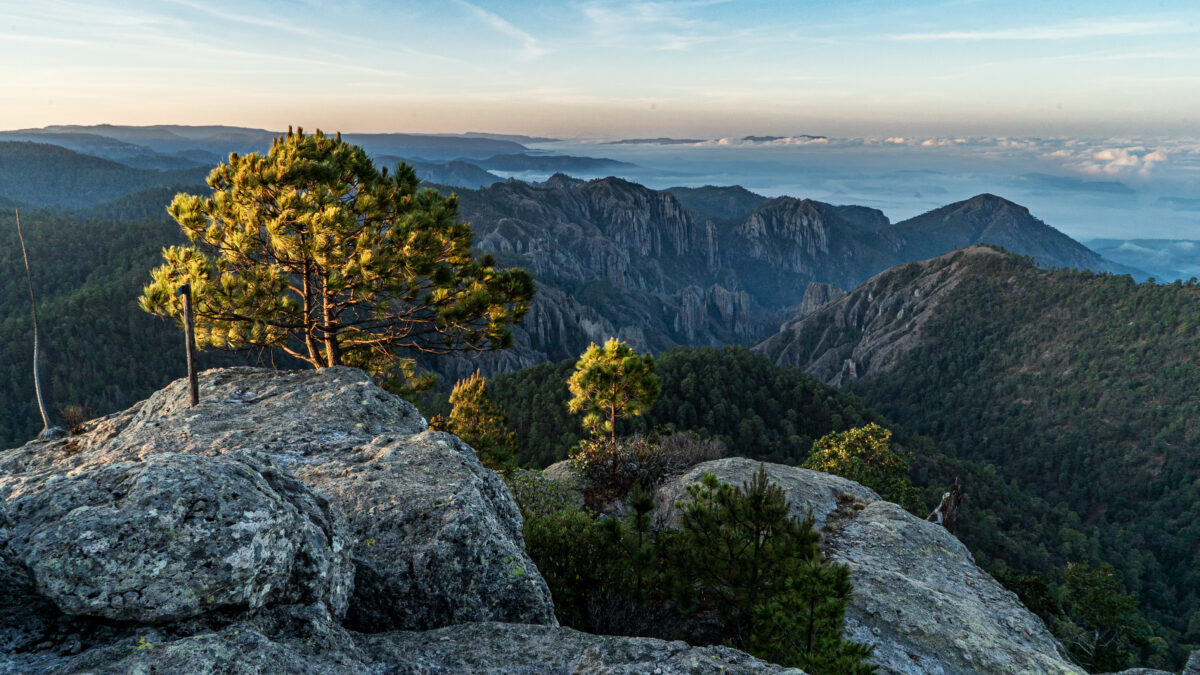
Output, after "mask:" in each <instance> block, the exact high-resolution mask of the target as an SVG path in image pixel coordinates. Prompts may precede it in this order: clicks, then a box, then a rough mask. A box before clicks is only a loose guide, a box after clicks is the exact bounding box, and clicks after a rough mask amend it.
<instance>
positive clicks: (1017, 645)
mask: <svg viewBox="0 0 1200 675" xmlns="http://www.w3.org/2000/svg"><path fill="white" fill-rule="evenodd" d="M759 466H760V463H759V462H756V461H753V460H749V459H744V458H741V457H733V458H725V459H718V460H713V461H710V462H704V463H702V464H698V465H696V466H695V467H693V468H692V469H691V470H690V471H689V472H688V473H686V474H684V475H683V476H680V477H678V478H676V479H673V480H671V481H669V482H668V483H666V484H665V485H663V486H662V487H660V488H659V491H658V500H659V504H660V507H664V508H666V509H667V514H666V515H665V521H666V522H667V523H671V522H674V521H675V520H676V519H677V515H676V514H673V513H672V511H673V510H674V508H673V505H674V503H675V502H676V501H678V500H679V499H680V497H681V496H682V495H683V494H684V493H685V491H686V486H687V485H688V484H690V483H692V482H695V481H697V480H699V478H700V477H701V476H702V475H703V474H704V473H706V472H707V473H712V474H714V475H716V476H717V478H719V479H721V480H723V481H725V482H727V483H730V484H733V485H742V484H744V483H747V482H749V480H750V479H751V478H752V476H753V475H754V473H755V472H757V471H758V468H759ZM762 466H764V467H765V469H766V471H767V475H768V476H769V477H770V478H771V480H772V481H773V482H775V483H777V484H779V485H780V487H782V488H783V490H784V492H785V493H786V494H787V496H788V500H789V501H790V502H791V506H792V513H793V514H794V515H796V516H799V517H804V516H805V515H808V514H809V513H811V514H812V515H813V517H814V518H815V519H816V521H817V525H816V527H818V528H820V529H821V532H822V539H823V541H822V548H823V550H824V551H825V553H826V554H827V555H828V557H829V559H830V560H833V561H835V562H838V563H842V564H845V565H849V566H850V576H851V582H852V584H853V587H854V593H853V595H852V596H851V599H850V605H849V607H848V608H847V612H846V628H845V634H846V638H847V639H850V640H853V641H855V642H860V643H862V644H868V645H872V646H873V647H874V655H873V657H872V660H873V662H874V663H875V664H876V665H878V667H879V671H880V672H881V673H904V674H906V675H907V674H912V675H926V674H929V673H940V674H950V673H1082V672H1083V671H1082V670H1080V669H1079V668H1077V667H1075V666H1074V665H1072V664H1071V663H1070V662H1069V661H1068V660H1067V657H1066V654H1065V652H1064V650H1063V648H1062V646H1061V645H1060V644H1059V643H1058V641H1057V640H1055V639H1054V637H1053V636H1052V635H1051V634H1050V631H1049V630H1047V629H1046V626H1045V624H1044V623H1043V622H1042V620H1041V619H1039V618H1038V617H1037V616H1035V615H1034V614H1033V613H1032V612H1030V611H1029V610H1027V609H1025V607H1024V606H1023V605H1021V603H1020V601H1019V600H1018V599H1017V596H1016V594H1014V593H1012V592H1011V591H1008V590H1006V589H1005V588H1004V587H1003V586H1001V585H1000V584H999V583H997V582H996V581H995V580H994V579H992V577H991V576H990V575H988V574H987V573H986V572H984V571H983V570H982V569H980V568H979V567H977V566H976V565H975V561H974V558H973V557H972V556H971V552H970V551H968V550H967V547H966V546H964V545H963V544H962V542H960V541H959V540H958V539H956V538H955V537H954V535H952V534H950V533H949V532H947V531H946V530H945V529H944V528H942V527H940V526H938V525H935V524H933V523H929V522H926V521H924V520H921V519H920V518H917V517H916V516H914V515H912V514H910V513H908V512H907V511H904V510H903V509H901V508H900V507H899V506H896V505H895V504H892V503H891V502H885V501H881V500H880V499H879V497H878V496H877V495H876V494H875V493H874V492H872V491H871V490H868V489H867V488H865V487H863V486H861V485H859V484H857V483H854V482H852V481H849V480H846V479H844V478H839V477H837V476H831V475H828V474H823V473H820V472H817V471H809V470H807V469H799V468H796V467H790V466H785V465H782V464H763V465H762Z"/></svg>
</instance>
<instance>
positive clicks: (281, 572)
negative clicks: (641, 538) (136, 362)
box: [0, 368, 555, 631]
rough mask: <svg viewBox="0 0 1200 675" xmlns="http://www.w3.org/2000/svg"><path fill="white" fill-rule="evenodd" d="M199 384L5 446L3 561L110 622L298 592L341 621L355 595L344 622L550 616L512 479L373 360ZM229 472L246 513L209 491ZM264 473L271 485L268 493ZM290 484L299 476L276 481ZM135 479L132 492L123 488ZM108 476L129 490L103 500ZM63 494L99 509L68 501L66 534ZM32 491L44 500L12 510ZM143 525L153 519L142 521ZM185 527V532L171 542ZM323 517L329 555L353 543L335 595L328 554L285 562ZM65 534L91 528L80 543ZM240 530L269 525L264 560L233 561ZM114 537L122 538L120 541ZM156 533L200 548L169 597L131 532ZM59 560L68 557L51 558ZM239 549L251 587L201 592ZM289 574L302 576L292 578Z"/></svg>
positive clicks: (0, 474)
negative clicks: (387, 387) (388, 387)
mask: <svg viewBox="0 0 1200 675" xmlns="http://www.w3.org/2000/svg"><path fill="white" fill-rule="evenodd" d="M200 397H201V402H200V404H199V405H198V406H196V407H189V405H188V394H187V383H186V382H185V381H183V380H180V381H176V382H174V383H172V384H171V385H169V386H168V387H166V388H165V389H163V390H161V391H159V392H157V393H155V394H154V395H152V396H151V397H150V398H149V399H147V400H145V401H143V402H141V403H139V404H137V405H135V406H133V407H132V408H130V409H128V410H126V411H124V412H122V413H117V414H115V415H110V416H108V417H106V418H103V419H100V420H97V421H94V422H92V423H90V424H89V425H88V428H87V429H86V431H85V432H84V433H83V434H80V435H77V436H72V437H70V438H66V439H61V440H54V441H43V442H33V443H30V444H27V445H25V446H23V447H21V448H16V449H13V450H8V451H2V452H0V504H2V503H4V502H8V506H7V507H4V508H6V509H7V511H8V512H9V515H8V516H7V518H8V519H10V520H12V521H13V523H14V524H13V526H12V527H7V526H5V525H4V524H3V523H0V575H5V576H10V575H12V576H15V577H20V575H21V574H29V573H32V574H33V575H34V576H35V577H36V576H37V575H41V577H39V583H38V591H39V593H40V594H41V595H42V596H43V597H47V598H51V599H53V600H54V601H55V602H56V603H57V602H61V603H63V604H62V609H63V610H64V611H67V612H77V613H86V614H89V615H93V616H100V617H104V618H108V619H114V618H120V619H132V620H138V621H147V622H154V621H171V620H175V619H178V618H181V617H184V616H188V615H191V614H193V612H194V611H196V609H197V604H196V603H200V605H204V604H208V605H221V604H222V603H225V604H226V605H228V606H232V607H246V608H254V607H255V606H257V605H260V604H263V603H271V602H277V603H282V602H285V601H293V600H294V599H295V598H300V597H302V596H303V597H305V598H307V599H317V598H320V599H323V600H324V601H325V602H327V603H328V604H329V609H330V610H331V611H332V612H333V614H334V615H335V617H336V616H338V615H339V614H340V611H341V610H342V609H344V608H347V607H348V609H347V614H346V616H347V622H348V624H349V625H351V626H353V627H354V628H356V629H358V630H363V631H385V630H397V629H403V630H419V629H425V628H432V627H437V626H442V625H448V624H452V623H460V622H464V621H493V620H494V621H508V622H520V623H545V624H553V623H555V619H554V609H553V605H552V603H551V600H550V594H549V590H548V589H547V587H546V584H545V582H544V581H543V580H542V578H541V576H540V574H539V573H538V571H537V568H536V567H535V566H534V565H533V564H532V562H531V561H530V560H529V559H528V557H527V556H526V554H525V552H524V544H523V540H522V537H521V519H520V513H519V511H518V510H517V508H516V505H515V503H514V502H513V500H512V497H511V495H509V493H508V492H507V489H506V488H505V486H504V484H503V482H502V481H501V480H500V478H499V477H498V476H496V475H495V474H494V473H493V472H491V471H489V470H488V469H486V468H484V467H483V466H482V465H481V464H480V463H479V460H478V458H477V457H476V456H475V453H474V451H472V450H471V448H470V447H468V446H466V445H465V444H463V443H462V442H461V441H459V440H458V439H457V438H455V437H454V436H451V435H449V434H444V433H439V432H430V431H428V430H427V425H426V423H425V421H424V420H423V419H422V418H421V416H420V414H419V413H418V412H417V411H416V409H415V408H414V407H413V406H412V405H410V404H408V403H407V402H405V401H403V400H401V399H399V398H397V397H395V396H392V395H391V394H388V393H386V392H384V391H382V390H381V389H379V388H378V387H376V386H375V385H374V384H373V383H372V382H371V380H370V378H368V377H367V376H366V375H365V374H364V373H363V372H362V371H359V370H355V369H351V368H326V369H322V370H315V371H295V372H280V371H272V370H264V369H255V368H229V369H221V370H213V371H208V372H206V373H203V374H202V375H201V378H200ZM180 455H182V456H183V457H182V458H180V457H177V456H180ZM169 467H176V468H177V469H178V470H179V471H180V472H182V473H187V472H188V471H193V470H194V471H197V472H200V473H199V474H197V477H196V480H192V481H190V482H189V481H186V480H183V477H182V476H180V477H177V478H172V480H171V481H170V484H169V485H163V484H158V483H156V481H155V480H152V479H151V478H150V476H152V475H158V474H159V473H162V472H166V473H168V474H169V473H171V471H170V470H169ZM238 467H244V469H242V468H238ZM185 469H186V470H185ZM156 472H158V473H156ZM205 472H207V473H205ZM255 474H257V475H255ZM143 475H144V476H146V478H145V479H144V480H142V481H140V482H139V481H138V480H137V477H138V476H143ZM293 477H294V478H293ZM131 479H132V481H133V482H132V483H131V482H130V480H131ZM218 479H220V480H230V481H234V483H236V484H237V485H238V486H239V487H238V488H237V490H236V491H235V492H237V493H238V494H243V492H244V494H245V496H246V499H250V500H251V501H252V502H253V504H254V505H255V506H254V508H244V509H241V510H240V511H238V510H237V508H238V507H237V502H235V501H231V499H230V500H226V499H222V498H220V497H219V495H218V496H216V497H214V496H212V495H211V494H210V493H211V490H212V485H211V483H213V481H216V480H218ZM264 481H265V483H266V484H267V485H269V486H270V488H271V489H272V490H273V491H274V493H275V495H276V496H275V497H272V496H270V495H268V494H267V492H266V491H265V490H261V489H260V487H261V486H262V484H263V483H264ZM287 481H291V483H294V484H295V489H293V488H287V489H284V488H283V487H281V486H282V485H283V483H285V482H287ZM128 485H132V486H136V490H137V491H136V493H134V492H133V491H132V490H130V491H128V492H125V491H126V490H127V489H128V488H127V487H124V486H128ZM105 486H122V487H119V488H117V489H116V490H115V491H114V490H109V492H108V494H109V497H104V496H103V493H104V491H105V490H106V489H107V488H106V487H105ZM64 490H65V492H64ZM289 490H291V492H289ZM60 492H61V493H62V494H72V495H76V494H77V493H78V496H77V497H72V498H73V499H78V500H79V504H80V505H81V506H86V507H87V508H86V509H85V510H84V511H80V512H78V513H75V512H73V511H70V510H67V511H61V514H62V515H64V516H66V515H70V518H69V519H68V521H69V522H70V523H71V527H72V528H74V529H72V530H65V529H64V530H61V531H56V530H53V528H52V527H50V525H49V523H50V520H51V519H52V517H53V515H52V514H54V513H58V512H57V511H54V509H55V508H57V507H56V506H55V505H54V504H53V502H54V501H55V500H56V495H58V494H59V493H60ZM301 493H303V494H301ZM230 494H233V493H232V492H227V494H226V497H228V496H229V495H230ZM39 495H41V496H39ZM251 497H252V499H251ZM14 500H19V503H18V501H14ZM29 500H34V501H36V502H37V503H38V504H40V505H41V506H39V507H38V509H34V510H30V511H28V512H27V511H26V510H25V509H24V507H22V508H21V509H19V510H18V509H16V508H14V504H16V505H18V506H19V504H24V503H26V502H27V501H29ZM38 500H40V501H38ZM273 500H277V501H273ZM176 502H179V503H180V504H182V505H181V506H179V507H175V506H173V505H174V504H175V503H176ZM201 502H202V503H201ZM31 503H32V502H31ZM285 503H290V504H291V505H292V507H293V509H292V511H294V512H295V513H294V514H293V515H289V516H284V515H280V514H281V513H284V512H287V513H291V511H288V509H287V508H283V507H282V505H283V504H285ZM268 504H271V505H274V506H273V507H272V508H270V509H268V508H267V505H268ZM277 507H278V508H277ZM151 511H153V513H151ZM258 511H262V512H264V513H270V514H271V515H270V516H269V517H266V519H265V520H262V521H261V522H260V521H258V520H255V518H257V516H254V515H253V514H254V513H256V512H258ZM325 511H331V512H334V513H338V514H343V515H342V516H339V517H344V518H345V519H346V521H347V526H348V528H349V529H348V535H347V536H346V539H347V541H344V542H343V541H341V540H340V539H339V538H338V536H335V535H337V532H336V527H340V525H337V526H335V525H334V524H333V523H334V521H336V520H337V519H336V518H333V517H326V516H321V515H320V514H321V513H324V512H325ZM172 518H175V519H176V520H175V521H172V520H171V519H172ZM289 518H291V519H292V520H288V519H289ZM323 518H324V520H322V519H323ZM206 519H211V523H210V522H209V521H208V520H206ZM43 521H44V522H43ZM167 521H170V522H167ZM39 523H42V524H39ZM89 523H90V524H91V525H94V527H92V526H91V525H89ZM122 523H126V525H122ZM137 523H145V524H146V525H147V526H148V527H149V529H148V530H146V531H143V532H140V533H139V532H137V531H136V530H137ZM310 525H311V526H310ZM114 527H115V528H116V531H114V529H113V528H114ZM181 527H183V528H184V529H182V530H179V528H181ZM88 528H90V529H88ZM122 528H125V529H122ZM172 528H174V529H172ZM187 528H191V529H187ZM197 528H208V529H197ZM222 528H223V529H222ZM330 528H335V529H330ZM8 530H11V532H13V533H27V534H21V535H20V536H19V537H18V536H16V535H14V534H6V532H7V531H8ZM35 530H36V531H37V533H38V534H37V536H34V531H35ZM176 530H179V531H180V532H184V533H185V534H186V536H184V537H183V538H176V534H177V533H176ZM285 531H286V536H285ZM318 531H321V532H323V533H324V534H325V535H326V540H327V544H328V546H327V548H328V549H329V551H328V555H325V558H330V556H332V558H330V559H333V558H337V557H338V556H344V555H347V554H348V555H350V556H351V557H352V560H353V567H354V582H353V595H352V597H351V598H350V599H349V602H348V603H347V602H344V601H342V600H341V599H339V597H338V595H337V594H338V593H341V592H343V591H341V590H339V591H336V592H335V591H334V590H329V591H328V592H323V591H318V590H317V587H323V588H329V589H333V588H335V587H336V588H339V589H341V588H343V585H342V584H341V582H338V581H336V579H335V578H336V577H337V574H336V573H335V572H336V571H335V569H334V568H335V567H336V566H333V567H328V566H327V567H328V569H327V570H326V572H328V573H329V574H331V575H332V576H331V577H330V578H328V579H326V578H320V579H317V578H315V577H312V578H307V577H305V576H304V575H303V574H301V575H300V576H299V577H297V575H295V574H292V575H291V576H289V575H288V574H287V573H286V572H285V568H286V569H301V568H304V569H309V568H311V569H313V570H316V569H317V568H320V567H321V566H322V565H323V564H324V563H323V562H321V561H322V560H324V558H322V556H321V555H314V554H311V553H310V552H307V551H309V550H310V549H311V548H312V547H311V546H310V547H309V549H306V548H304V546H305V544H304V543H303V542H304V541H308V540H309V539H312V537H315V536H316V533H317V532H318ZM55 532H57V534H56V533H55ZM70 532H77V533H78V534H79V535H80V538H79V539H74V540H73V539H71V536H70ZM88 532H92V533H94V534H87V533H88ZM118 532H119V533H120V534H118ZM204 532H208V533H209V536H202V533H204ZM234 533H245V534H248V535H250V534H251V533H252V539H253V537H258V538H259V540H256V542H257V543H256V545H255V549H254V551H255V554H254V555H255V556H257V557H254V556H251V558H252V560H251V561H250V562H246V560H244V559H243V558H238V557H237V556H233V557H230V556H231V551H232V549H230V550H226V549H225V548H222V546H225V545H226V544H227V545H228V546H234V545H235V544H237V543H238V542H239V541H240V540H239V539H238V538H236V537H234V536H233V534H234ZM84 535H86V536H84ZM89 537H92V538H94V539H95V540H94V541H93V540H90V539H88V538H89ZM115 537H121V538H122V546H120V547H114V546H113V544H114V542H115V539H114V538H115ZM208 539H211V540H212V541H207V540H208ZM152 541H157V542H159V543H158V544H154V545H159V544H162V545H165V544H166V543H168V542H170V543H171V546H174V547H175V548H168V549H166V550H168V552H169V555H168V556H167V557H166V558H165V559H166V560H168V561H170V560H172V558H171V556H191V557H192V559H193V560H194V561H195V563H194V565H195V567H197V569H195V570H191V571H186V570H185V569H184V568H185V567H186V565H184V564H183V563H180V564H179V565H178V574H179V575H183V576H180V577H179V578H181V579H183V578H186V579H188V580H189V581H188V585H185V586H186V588H182V589H180V590H179V591H177V594H176V595H174V596H170V595H169V594H166V592H165V589H164V592H163V593H157V592H156V593H152V594H150V595H149V596H147V595H146V593H145V592H143V590H142V589H144V588H146V587H145V586H144V585H140V584H141V582H140V581H137V579H139V578H140V577H144V576H146V573H148V572H149V571H151V570H152V569H153V567H154V566H155V565H159V564H162V559H151V558H149V557H147V558H139V557H138V554H137V553H135V552H130V551H135V550H136V549H129V548H128V546H126V543H134V544H135V545H140V544H137V542H146V545H147V546H150V545H151V543H150V542H152ZM218 541H223V542H225V544H219V543H217V542H218ZM315 541H316V540H315V539H312V541H311V542H309V543H310V544H311V543H313V542H315ZM286 542H292V543H286ZM106 544H107V545H106ZM285 549H286V550H288V551H292V554H293V555H294V557H295V560H294V561H293V563H291V565H292V567H288V563H285V562H284V558H286V555H282V554H280V552H281V551H283V550H285ZM6 550H7V551H9V552H10V553H15V555H10V554H8V553H5V551H6ZM322 555H324V554H322ZM56 556H57V557H59V558H62V559H63V562H59V563H55V562H53V561H54V560H55V558H56ZM63 556H66V557H65V558H63ZM97 556H99V557H97ZM105 556H108V557H107V558H106V557H105ZM65 561H72V562H70V564H69V565H66V566H64V565H65ZM244 562H245V563H246V564H247V565H248V567H246V570H251V569H254V570H256V571H254V572H253V573H251V572H249V571H247V572H246V573H245V574H243V576H244V577H245V578H244V579H243V578H242V577H239V579H241V580H242V581H243V582H244V583H241V582H238V583H233V582H232V581H231V582H229V583H222V584H218V585H220V586H221V587H222V588H224V589H225V590H223V591H222V593H224V595H222V594H213V593H201V592H199V591H197V590H195V589H199V588H202V587H207V586H213V585H214V582H213V580H212V579H211V578H210V577H209V576H206V575H211V574H213V572H212V571H210V570H209V569H206V566H207V567H211V568H212V569H214V570H225V568H226V567H229V568H233V569H238V566H239V565H241V564H243V563H244ZM167 564H173V563H170V562H168V563H167ZM13 565H16V566H15V567H12V566H13ZM122 565H124V566H125V567H124V571H119V569H120V566H122ZM130 565H132V567H131V566H130ZM254 565H262V567H261V568H258V567H254ZM306 566H307V567H306ZM10 567H12V569H11V570H10ZM52 567H53V568H56V569H58V571H54V570H51V569H50V568H52ZM105 569H107V570H110V572H111V575H112V576H113V577H114V578H115V576H116V575H118V574H124V575H126V577H127V579H126V581H124V582H122V583H123V584H124V585H117V586H113V587H112V589H111V592H106V591H99V592H98V591H97V590H96V588H94V587H92V586H89V585H87V583H86V582H85V580H84V579H83V577H85V576H87V575H88V573H90V572H89V571H97V570H105ZM164 569H166V568H164ZM170 569H171V570H176V568H175V567H171V568H170ZM173 573H175V572H172V574H173ZM239 574H241V573H239ZM55 575H58V576H55ZM309 576H310V577H311V575H309ZM99 578H104V575H103V574H101V575H100V576H99ZM99 578H98V580H97V581H96V582H95V583H100V581H99ZM40 579H46V580H50V579H55V581H54V583H43V582H42V581H40ZM297 581H299V582H300V587H296V584H295V583H294V582H297ZM280 583H283V585H284V586H289V584H291V586H290V587H288V588H285V589H281V588H280V586H279V584H280ZM130 584H132V585H130ZM126 586H129V588H126ZM134 586H137V588H134ZM344 587H345V589H348V588H349V585H348V584H346V585H344ZM71 589H76V590H71ZM188 589H193V590H188ZM131 593H134V594H136V597H135V595H130V594H131ZM322 593H324V595H323V594H322ZM210 596H212V601H211V602H209V597H210ZM117 597H120V600H117V599H116V598H117ZM3 602H5V598H4V597H3V595H2V594H0V603H3ZM114 604H119V605H120V608H114V607H113V605H114ZM102 606H104V607H107V608H108V609H104V608H103V607H102ZM126 606H128V607H130V608H134V609H126Z"/></svg>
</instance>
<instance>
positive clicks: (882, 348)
mask: <svg viewBox="0 0 1200 675" xmlns="http://www.w3.org/2000/svg"><path fill="white" fill-rule="evenodd" d="M1003 255H1006V254H1005V253H1004V252H1003V251H1000V250H998V249H995V248H990V247H986V246H972V247H970V248H966V249H963V250H961V251H954V252H952V253H947V254H945V255H943V256H941V257H939V258H934V259H932V260H926V261H924V262H917V263H908V264H907V265H904V266H902V267H897V268H894V269H890V270H888V271H886V272H883V273H881V274H878V275H876V276H874V277H872V278H871V279H869V280H868V281H866V282H865V283H863V284H862V285H861V286H859V287H857V288H855V289H854V290H853V291H851V292H850V293H849V294H847V295H846V296H845V297H842V298H841V299H839V300H836V301H834V302H831V303H829V304H826V305H824V306H822V307H818V308H816V309H815V310H814V311H812V312H810V313H807V314H801V315H800V316H799V317H798V318H796V319H794V320H792V321H790V322H788V323H785V324H784V325H783V326H781V327H780V331H779V333H777V334H775V335H773V336H771V337H769V338H767V339H766V340H763V341H762V342H760V343H759V344H757V345H755V346H754V351H756V352H758V353H760V354H762V355H764V356H766V357H767V358H768V359H771V361H772V362H774V363H775V364H776V365H780V366H790V367H793V368H801V369H803V370H804V371H805V372H807V373H808V374H810V375H812V376H813V377H815V378H817V379H819V380H821V381H822V382H825V383H826V384H831V385H833V386H838V387H841V386H846V385H848V384H851V383H853V382H854V381H856V380H858V379H861V378H865V377H868V376H871V375H874V374H877V373H882V372H887V371H888V370H890V369H891V368H892V367H894V366H895V365H896V364H897V363H898V362H899V360H900V359H901V358H902V357H903V356H904V355H905V354H907V353H908V352H909V351H910V350H912V349H913V348H915V347H917V346H918V345H920V344H921V341H922V337H923V333H922V329H923V328H924V326H925V324H926V323H927V322H929V320H930V319H932V318H933V317H934V316H935V314H936V312H937V309H938V306H939V305H940V303H942V302H944V301H945V300H946V299H947V298H949V297H951V295H952V293H953V292H954V289H955V288H957V287H958V285H959V284H960V283H961V282H962V281H963V279H964V278H966V277H967V276H968V275H970V274H971V273H972V265H973V263H974V261H975V260H976V259H977V258H979V257H981V256H1003Z"/></svg>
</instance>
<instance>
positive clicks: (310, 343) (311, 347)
mask: <svg viewBox="0 0 1200 675" xmlns="http://www.w3.org/2000/svg"><path fill="white" fill-rule="evenodd" d="M300 248H301V249H303V248H304V239H303V237H301V239H300ZM311 266H312V262H310V261H309V259H308V257H307V256H306V257H305V258H304V283H303V289H304V346H305V348H307V349H308V362H309V363H311V364H313V365H314V366H316V367H317V368H320V367H321V350H320V348H319V347H317V340H316V338H314V337H313V329H314V328H315V326H316V320H315V319H313V306H312V286H311V285H310V284H309V280H308V275H309V274H311V273H312V268H311Z"/></svg>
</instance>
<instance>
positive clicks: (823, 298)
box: [779, 282, 846, 330]
mask: <svg viewBox="0 0 1200 675" xmlns="http://www.w3.org/2000/svg"><path fill="white" fill-rule="evenodd" d="M844 297H846V291H843V290H842V289H840V288H838V287H837V286H834V285H833V284H818V283H816V282H813V283H811V284H809V285H808V287H807V288H805V289H804V299H803V300H801V301H800V306H799V307H796V308H795V309H794V310H792V311H791V312H788V314H789V315H790V317H791V319H793V320H794V319H798V318H800V317H802V316H808V315H809V314H812V313H813V312H815V311H817V310H818V309H821V308H822V307H824V306H825V305H828V304H830V303H833V302H837V301H838V300H841V299H842V298H844ZM786 325H787V324H786V323H785V324H784V325H783V326H780V328H779V330H783V329H784V327H785V326H786Z"/></svg>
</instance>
